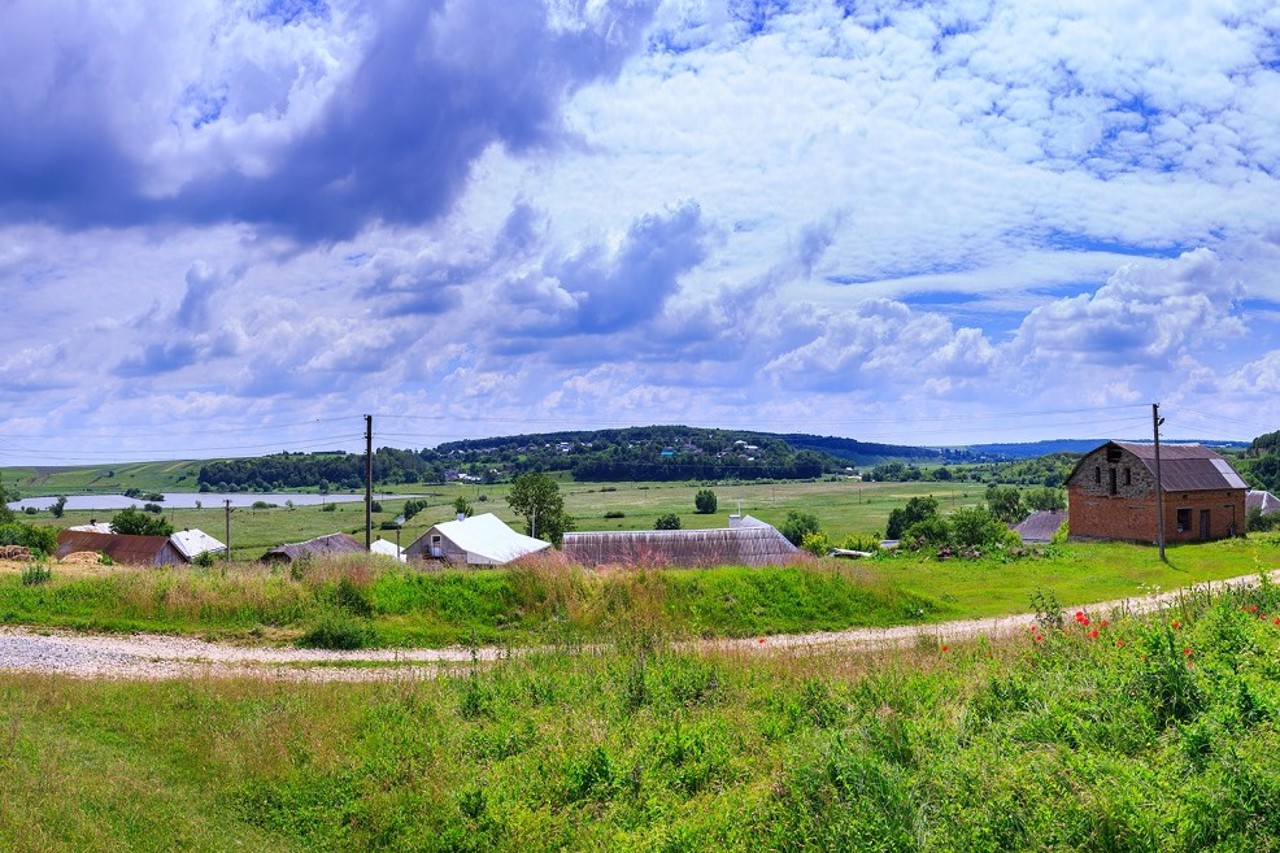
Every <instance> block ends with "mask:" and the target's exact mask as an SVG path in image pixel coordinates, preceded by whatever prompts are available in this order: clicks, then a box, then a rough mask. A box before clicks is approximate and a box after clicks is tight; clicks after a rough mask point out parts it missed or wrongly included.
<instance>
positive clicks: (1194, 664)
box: [1187, 660, 1196, 669]
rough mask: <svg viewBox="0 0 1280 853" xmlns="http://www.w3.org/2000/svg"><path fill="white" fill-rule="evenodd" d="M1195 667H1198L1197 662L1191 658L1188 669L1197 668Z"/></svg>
mask: <svg viewBox="0 0 1280 853" xmlns="http://www.w3.org/2000/svg"><path fill="white" fill-rule="evenodd" d="M1195 668H1196V662H1195V661H1193V660H1189V661H1187V669H1195Z"/></svg>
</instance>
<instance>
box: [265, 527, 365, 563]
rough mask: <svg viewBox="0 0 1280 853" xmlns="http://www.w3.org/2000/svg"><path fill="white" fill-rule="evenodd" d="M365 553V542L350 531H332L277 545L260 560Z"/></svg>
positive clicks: (268, 561)
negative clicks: (313, 537) (305, 539)
mask: <svg viewBox="0 0 1280 853" xmlns="http://www.w3.org/2000/svg"><path fill="white" fill-rule="evenodd" d="M363 553H365V549H364V543H362V542H360V541H359V540H358V539H356V538H355V537H354V536H352V535H351V534H350V533H330V534H329V535H328V536H317V537H316V538H315V539H308V540H307V541H306V542H290V543H288V544H285V545H277V546H276V547H274V548H272V549H270V550H268V551H267V553H265V554H263V555H262V556H261V557H259V560H260V561H261V562H264V563H292V562H294V561H295V560H307V559H312V558H315V557H327V556H330V555H333V554H363Z"/></svg>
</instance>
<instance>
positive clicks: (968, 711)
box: [0, 587, 1280, 853]
mask: <svg viewBox="0 0 1280 853" xmlns="http://www.w3.org/2000/svg"><path fill="white" fill-rule="evenodd" d="M1278 611H1280V595H1278V594H1277V591H1276V589H1275V588H1274V587H1265V588H1262V589H1259V590H1253V591H1247V592H1240V593H1232V594H1227V595H1224V596H1222V597H1220V598H1218V599H1216V600H1215V599H1210V598H1209V597H1207V596H1204V595H1193V596H1189V597H1188V598H1186V599H1184V600H1183V601H1182V602H1181V604H1180V606H1179V608H1178V609H1177V610H1176V611H1174V612H1171V613H1166V614H1161V615H1157V616H1153V617H1150V618H1148V619H1145V620H1138V619H1131V618H1129V619H1120V620H1118V621H1115V622H1113V623H1109V624H1104V623H1102V622H1101V621H1099V622H1097V623H1095V627H1092V630H1093V631H1097V636H1096V637H1094V636H1091V634H1090V633H1089V631H1090V626H1085V627H1081V626H1079V625H1076V624H1075V623H1069V626H1068V630H1067V631H1065V632H1058V631H1055V630H1050V629H1048V628H1047V627H1046V629H1045V632H1044V634H1043V635H1042V636H1043V639H1042V640H1036V639H1035V637H1034V636H1032V635H1031V634H1030V633H1027V634H1025V635H1023V636H1020V637H1016V638H1008V639H1003V640H986V639H984V640H979V641H976V642H973V643H968V644H964V645H956V646H950V647H938V646H936V645H933V644H929V643H922V644H920V645H919V646H918V647H916V648H914V649H910V650H905V651H900V652H893V653H879V654H875V655H868V654H857V653H849V652H842V653H811V652H792V653H778V654H775V653H772V652H770V651H768V650H767V647H765V646H759V647H757V646H755V645H754V644H753V645H752V647H751V648H749V649H745V650H742V651H739V652H735V653H705V654H699V653H694V652H688V651H685V652H678V651H675V650H674V649H673V648H672V647H671V646H669V645H667V644H666V642H665V641H664V639H663V638H662V637H661V636H660V635H657V634H655V633H654V632H653V631H651V630H650V628H649V625H648V623H647V621H646V620H645V619H644V618H643V616H642V614H633V615H638V616H641V618H637V619H632V618H627V619H624V620H623V621H622V622H620V623H619V624H618V625H617V626H616V627H615V629H614V632H613V635H612V637H613V641H614V642H613V643H611V644H610V645H608V646H607V647H600V648H594V649H590V650H584V649H579V648H575V647H571V646H562V647H561V648H560V649H559V650H558V651H547V652H544V653H540V654H534V655H526V656H517V657H513V658H508V659H506V660H503V661H500V662H498V663H496V664H494V665H492V666H484V667H477V668H475V669H473V670H472V671H470V672H467V671H465V669H464V671H462V672H459V673H456V674H449V673H446V674H443V675H441V676H440V677H438V678H434V679H417V678H397V677H396V676H395V675H394V673H392V674H390V675H389V680H388V681H387V682H385V683H381V684H339V683H334V684H313V685H300V684H295V683H291V682H289V681H287V680H283V679H261V680H230V681H220V680H211V679H194V680H192V679H184V680H168V681H158V682H136V683H130V682H119V681H111V680H103V681H89V680H78V679H68V678H61V677H51V676H50V677H46V676H37V675H22V674H14V673H5V672H0V719H3V720H5V724H4V728H3V737H2V739H0V804H2V805H0V849H4V850H7V851H13V853H28V851H31V852H32V853H34V851H40V853H51V852H52V853H57V852H58V851H85V850H94V851H96V850H103V851H106V850H130V851H170V850H187V851H226V850H233V849H246V850H263V851H304V850H305V851H309V850H324V851H366V850H378V851H382V850H386V851H410V850H413V851H489V853H499V851H521V853H525V851H541V850H548V851H550V850H601V851H632V850H635V851H642V850H643V851H653V850H661V851H800V850H821V851H848V850H876V851H1003V850H1028V851H1081V853H1086V852H1087V853H1093V851H1172V852H1173V853H1183V851H1186V852H1187V853H1191V851H1205V850H1215V851H1251V853H1253V852H1254V851H1262V853H1266V851H1275V850H1277V849H1280V771H1277V768H1276V762H1275V755H1276V753H1277V751H1280V663H1277V662H1278V661H1280V624H1274V623H1273V617H1274V614H1275V613H1277V612H1278ZM1095 618H1096V617H1095ZM1277 622H1280V619H1278V620H1277Z"/></svg>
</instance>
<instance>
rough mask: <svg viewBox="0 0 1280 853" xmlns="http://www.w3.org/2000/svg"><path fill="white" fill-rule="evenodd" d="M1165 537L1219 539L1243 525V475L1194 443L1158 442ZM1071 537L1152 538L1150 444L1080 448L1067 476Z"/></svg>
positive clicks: (1155, 530) (1153, 503)
mask: <svg viewBox="0 0 1280 853" xmlns="http://www.w3.org/2000/svg"><path fill="white" fill-rule="evenodd" d="M1160 482H1161V484H1162V485H1163V487H1164V538H1165V541H1166V542H1196V541H1200V540H1204V539H1224V538H1226V537H1228V536H1236V535H1238V534H1240V533H1242V532H1243V531H1244V522H1245V516H1244V495H1245V492H1246V491H1247V489H1248V486H1247V485H1246V484H1245V482H1244V480H1242V479H1241V478H1240V475H1239V474H1237V473H1236V472H1235V470H1234V469H1233V468H1232V467H1231V465H1230V463H1228V462H1227V460H1225V459H1223V458H1222V457H1221V456H1219V455H1218V454H1217V453H1214V452H1213V451H1212V450H1209V449H1208V448H1206V447H1201V446H1200V445H1198V444H1164V445H1161V446H1160ZM1067 504H1068V516H1069V520H1068V529H1069V530H1070V533H1071V538H1072V539H1123V540H1127V541H1131V542H1156V541H1157V539H1158V538H1159V537H1158V525H1157V509H1156V507H1157V503H1156V454H1155V447H1154V445H1150V444H1135V443H1133V442H1127V441H1109V442H1107V443H1106V444H1104V445H1102V446H1101V447H1098V448H1096V449H1095V450H1092V451H1090V452H1089V453H1087V454H1085V456H1084V458H1083V459H1081V460H1080V462H1079V463H1078V464H1077V465H1076V467H1075V469H1074V470H1073V471H1072V472H1071V476H1070V477H1068V478H1067Z"/></svg>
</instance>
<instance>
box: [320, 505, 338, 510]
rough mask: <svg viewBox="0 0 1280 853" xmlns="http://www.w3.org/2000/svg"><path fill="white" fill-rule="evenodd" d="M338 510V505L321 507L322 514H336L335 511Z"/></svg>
mask: <svg viewBox="0 0 1280 853" xmlns="http://www.w3.org/2000/svg"><path fill="white" fill-rule="evenodd" d="M337 508H338V505H337V504H325V505H324V506H322V507H320V511H321V512H334V511H335V510H337Z"/></svg>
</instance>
